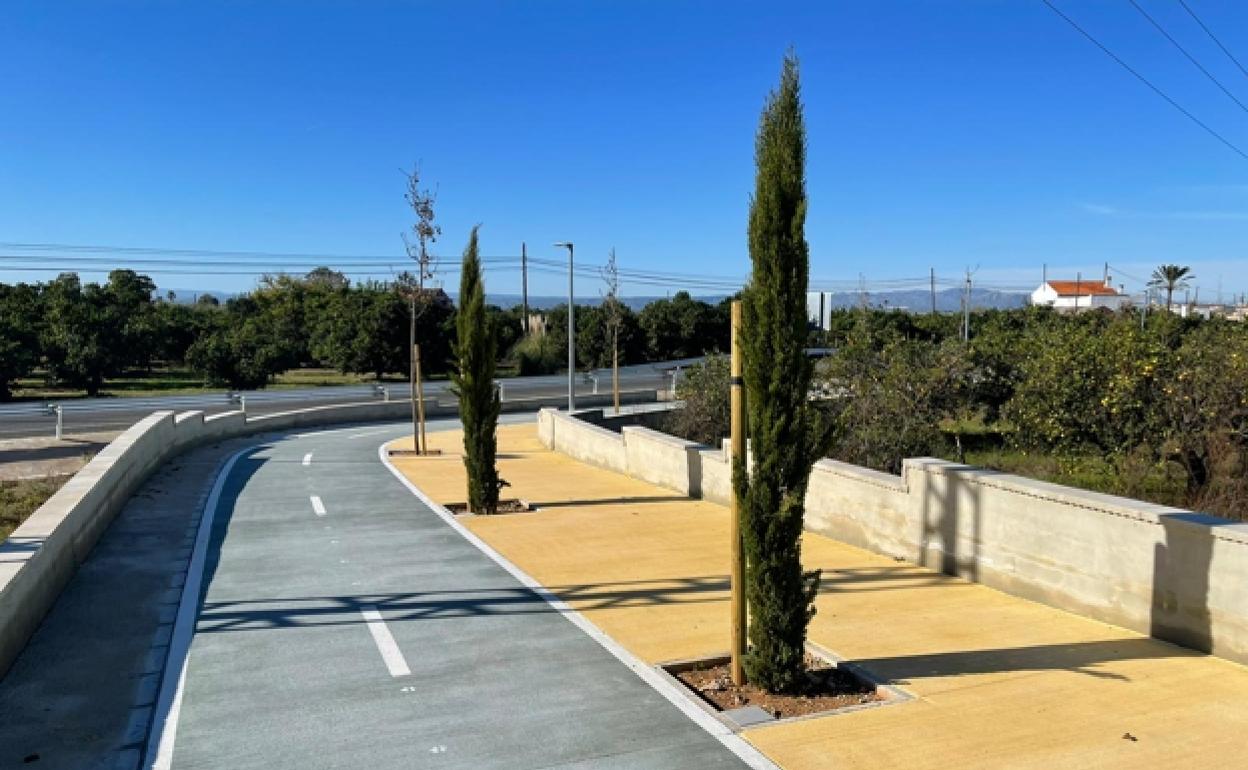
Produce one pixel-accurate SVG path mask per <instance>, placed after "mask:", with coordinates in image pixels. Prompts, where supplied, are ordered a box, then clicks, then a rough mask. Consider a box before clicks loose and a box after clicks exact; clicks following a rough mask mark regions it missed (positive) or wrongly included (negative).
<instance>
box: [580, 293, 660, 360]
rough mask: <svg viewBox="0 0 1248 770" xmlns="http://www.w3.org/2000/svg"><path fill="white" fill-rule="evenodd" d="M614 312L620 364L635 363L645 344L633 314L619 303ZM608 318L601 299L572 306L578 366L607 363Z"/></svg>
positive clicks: (609, 353) (609, 343)
mask: <svg viewBox="0 0 1248 770" xmlns="http://www.w3.org/2000/svg"><path fill="white" fill-rule="evenodd" d="M660 301H662V300H660ZM615 312H616V313H617V314H618V315H617V316H616V318H617V319H618V322H619V344H620V366H625V365H627V364H630V363H636V362H638V361H640V360H641V359H642V356H643V354H644V345H645V337H644V335H643V333H642V331H641V326H640V324H639V323H638V320H637V314H636V313H634V312H633V311H631V310H629V309H628V306H626V305H624V304H623V303H621V302H617V304H616V305H615ZM610 321H611V309H610V308H609V307H608V306H607V305H606V303H605V302H604V303H603V304H602V305H597V306H592V307H590V306H586V307H578V308H577V309H576V362H577V364H578V365H579V366H581V367H583V368H586V369H604V368H608V367H610V366H611V326H610ZM564 323H567V321H566V320H565V321H564ZM565 336H566V333H565Z"/></svg>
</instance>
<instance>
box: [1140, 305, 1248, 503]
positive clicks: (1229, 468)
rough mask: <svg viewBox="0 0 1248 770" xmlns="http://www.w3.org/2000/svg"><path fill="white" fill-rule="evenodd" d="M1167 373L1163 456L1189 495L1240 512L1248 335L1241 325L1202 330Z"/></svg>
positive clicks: (1245, 497)
mask: <svg viewBox="0 0 1248 770" xmlns="http://www.w3.org/2000/svg"><path fill="white" fill-rule="evenodd" d="M1167 369H1168V371H1167V372H1166V375H1167V376H1166V377H1165V379H1164V381H1163V382H1162V383H1161V384H1160V390H1161V398H1159V406H1160V412H1161V414H1160V420H1159V422H1160V424H1161V425H1162V429H1161V431H1160V434H1161V438H1162V442H1161V447H1160V451H1161V453H1162V455H1163V456H1165V457H1168V458H1170V459H1173V460H1175V461H1176V462H1178V463H1179V464H1180V465H1181V466H1182V467H1183V469H1184V471H1185V472H1186V474H1187V479H1188V491H1189V492H1190V493H1194V494H1196V495H1200V496H1202V497H1205V498H1213V499H1216V498H1218V497H1226V496H1227V495H1231V497H1232V498H1234V499H1233V502H1234V503H1237V504H1238V505H1239V506H1241V510H1244V508H1243V506H1245V505H1246V504H1248V483H1246V482H1245V474H1244V470H1245V469H1246V468H1248V387H1246V383H1248V334H1246V333H1245V331H1244V329H1243V326H1242V324H1231V323H1228V322H1225V321H1214V322H1212V323H1209V324H1205V325H1203V326H1201V327H1199V328H1198V329H1196V330H1195V331H1193V332H1192V333H1191V334H1189V335H1187V337H1186V338H1185V339H1184V340H1183V343H1182V345H1181V346H1180V347H1179V348H1178V350H1177V351H1175V353H1174V355H1173V356H1172V357H1171V360H1170V361H1169V366H1168V367H1167ZM1211 485H1213V486H1215V487H1216V488H1213V489H1209V488H1207V487H1210V486H1211ZM1206 502H1210V500H1206ZM1223 502H1224V504H1225V503H1227V502H1231V501H1223Z"/></svg>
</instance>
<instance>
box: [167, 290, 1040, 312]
mask: <svg viewBox="0 0 1248 770" xmlns="http://www.w3.org/2000/svg"><path fill="white" fill-rule="evenodd" d="M169 291H172V292H173V293H174V295H175V301H177V302H188V303H189V302H194V301H195V300H196V299H197V298H198V297H201V296H203V295H205V294H211V295H212V296H214V297H216V298H217V299H218V300H219V301H221V302H225V301H226V300H227V299H229V298H230V297H234V296H236V294H237V293H236V292H224V291H205V290H202V289H163V288H162V289H160V290H159V295H160V296H164V295H165V293H166V292H169ZM451 296H452V297H454V296H455V295H454V294H452V295H451ZM725 296H726V295H723V294H719V295H707V296H698V297H697V298H698V299H700V300H702V301H703V302H709V303H711V304H716V303H718V302H720V301H722V300H723V299H724V297H725ZM667 298H668V297H667V296H658V295H652V296H642V297H623V298H622V299H623V300H624V303H625V304H626V305H628V306H629V307H630V308H632V309H633V310H634V311H637V310H641V309H642V308H643V307H645V306H646V305H648V304H650V303H651V302H654V301H655V300H656V299H667ZM520 299H521V298H520V295H519V294H490V295H487V301H488V302H489V303H490V304H491V305H498V306H499V307H506V308H510V307H515V306H516V305H519V304H520ZM828 299H829V301H830V303H831V306H832V307H834V308H851V307H858V304H859V303H860V302H861V301H862V300H861V295H859V294H858V292H850V291H839V292H832V293H831V294H829V295H828ZM1027 299H1028V295H1027V294H1024V293H1022V292H1011V291H994V290H991V289H972V290H971V307H972V308H974V309H976V310H981V309H987V308H998V309H1002V310H1005V309H1009V308H1018V307H1024V306H1026V304H1027ZM567 301H568V298H567V297H560V296H556V295H549V294H533V295H530V296H529V307H530V308H531V309H533V310H548V309H550V308H552V307H555V306H556V305H563V304H566V303H567ZM866 301H867V304H868V305H869V306H870V307H873V308H884V309H889V310H904V311H909V312H912V313H926V312H928V311H930V310H931V308H932V295H931V294H930V293H929V292H926V291H923V290H921V289H920V290H911V291H881V292H869V293H868V294H867V297H866ZM601 303H602V297H601V296H599V295H598V294H592V295H586V296H584V297H577V298H576V304H578V305H598V304H601ZM961 309H962V291H961V290H960V289H942V290H941V291H938V292H936V310H937V311H939V312H942V313H947V312H956V311H958V310H961Z"/></svg>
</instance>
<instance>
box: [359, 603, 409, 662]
mask: <svg viewBox="0 0 1248 770" xmlns="http://www.w3.org/2000/svg"><path fill="white" fill-rule="evenodd" d="M360 614H361V615H363V616H364V622H365V623H367V624H368V632H369V633H370V634H372V635H373V642H374V643H375V644H376V645H377V651H378V652H380V653H381V659H382V660H383V661H385V664H386V669H387V670H389V672H390V676H407V675H408V674H410V673H412V670H411V669H410V668H408V667H407V660H406V659H405V658H404V657H403V652H402V651H401V650H400V649H399V644H398V642H396V641H394V635H393V634H391V633H390V629H389V628H388V627H387V626H386V621H385V619H384V618H382V617H381V613H380V612H379V611H378V610H377V608H376V607H375V606H373V605H371V604H365V605H363V606H361V607H360Z"/></svg>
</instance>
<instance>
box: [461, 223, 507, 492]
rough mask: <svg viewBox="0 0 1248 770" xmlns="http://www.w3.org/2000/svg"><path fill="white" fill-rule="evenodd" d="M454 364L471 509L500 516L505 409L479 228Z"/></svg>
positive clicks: (464, 281)
mask: <svg viewBox="0 0 1248 770" xmlns="http://www.w3.org/2000/svg"><path fill="white" fill-rule="evenodd" d="M455 327H456V329H455V331H456V342H455V358H456V359H457V361H458V365H459V369H458V371H456V372H454V373H453V374H452V375H451V378H452V381H453V383H454V388H455V394H456V395H457V396H458V397H459V419H460V421H461V422H462V423H463V425H464V467H465V468H467V470H468V509H469V510H470V511H472V512H474V513H486V514H489V513H496V512H497V511H498V490H499V489H500V488H501V487H502V486H503V481H502V480H501V479H499V477H498V468H497V467H496V466H495V463H494V457H495V453H496V450H497V448H498V438H497V436H496V435H495V430H496V429H497V428H498V413H499V409H500V408H501V404H500V402H499V394H498V388H497V387H496V386H495V384H494V366H495V363H496V361H497V355H496V353H497V340H496V339H495V337H494V330H493V329H492V328H491V326H490V324H489V322H488V321H487V320H486V315H485V284H484V283H483V281H482V277H481V258H480V257H479V256H478V254H477V228H476V227H474V228H472V234H471V235H470V236H469V237H468V247H467V248H466V249H464V264H463V268H462V269H461V271H460V277H459V314H458V316H456V321H455Z"/></svg>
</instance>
